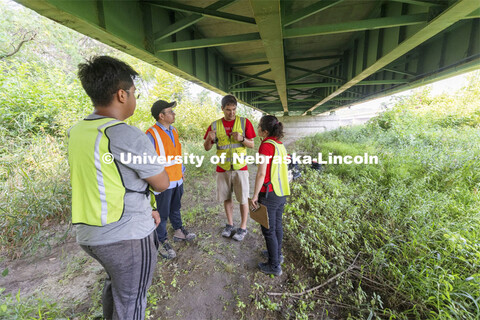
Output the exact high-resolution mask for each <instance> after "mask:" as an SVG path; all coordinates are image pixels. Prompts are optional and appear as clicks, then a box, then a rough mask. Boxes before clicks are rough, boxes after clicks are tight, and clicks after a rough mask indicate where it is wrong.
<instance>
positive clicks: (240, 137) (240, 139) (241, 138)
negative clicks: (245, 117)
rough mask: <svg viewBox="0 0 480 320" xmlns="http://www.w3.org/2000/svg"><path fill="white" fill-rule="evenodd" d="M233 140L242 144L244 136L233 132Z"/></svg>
mask: <svg viewBox="0 0 480 320" xmlns="http://www.w3.org/2000/svg"><path fill="white" fill-rule="evenodd" d="M232 136H233V139H235V140H237V141H238V142H242V141H243V140H244V139H243V136H242V135H241V134H240V133H239V132H232Z"/></svg>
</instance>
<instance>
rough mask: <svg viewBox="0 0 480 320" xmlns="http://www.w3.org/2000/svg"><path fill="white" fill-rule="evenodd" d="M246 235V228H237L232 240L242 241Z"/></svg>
mask: <svg viewBox="0 0 480 320" xmlns="http://www.w3.org/2000/svg"><path fill="white" fill-rule="evenodd" d="M246 235H247V229H242V228H237V231H236V232H235V234H234V235H233V240H237V241H242V240H243V238H245V236H246Z"/></svg>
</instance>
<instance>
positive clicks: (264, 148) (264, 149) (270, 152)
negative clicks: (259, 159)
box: [258, 137, 282, 192]
mask: <svg viewBox="0 0 480 320" xmlns="http://www.w3.org/2000/svg"><path fill="white" fill-rule="evenodd" d="M265 140H273V141H275V142H276V143H280V144H281V143H282V142H281V141H280V140H278V139H277V138H275V137H266V138H265V139H263V140H262V143H261V144H260V147H259V148H258V153H259V154H262V155H264V156H272V157H271V158H270V159H268V164H267V172H266V173H265V180H264V181H263V183H264V184H265V183H268V182H270V170H271V168H272V160H273V156H274V155H275V146H274V145H273V144H271V143H266V142H265ZM268 191H269V192H270V191H273V185H271V184H270V185H269V186H268ZM260 192H267V188H266V187H265V186H262V189H260Z"/></svg>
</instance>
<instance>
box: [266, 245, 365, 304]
mask: <svg viewBox="0 0 480 320" xmlns="http://www.w3.org/2000/svg"><path fill="white" fill-rule="evenodd" d="M359 255H360V252H359V253H357V256H356V257H355V259H353V262H352V264H351V265H350V266H349V267H348V268H347V269H345V270H343V271H342V272H340V273H338V274H336V275H335V276H333V277H331V278H330V279H328V280H327V281H325V282H324V283H322V284H320V285H318V286H316V287H313V288H310V289H308V290H305V291H303V292H298V293H291V292H283V293H282V292H267V294H268V295H269V296H283V295H287V296H294V297H295V296H303V295H304V294H306V293H309V292H312V291H315V290H317V289H320V288H321V287H324V286H326V285H327V284H329V283H330V282H332V281H333V280H335V279H337V278H338V277H341V276H342V275H343V274H344V273H347V272H349V271H350V270H352V269H353V267H354V265H355V262H356V261H357V258H358V256H359Z"/></svg>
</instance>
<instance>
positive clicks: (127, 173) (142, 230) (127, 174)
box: [77, 114, 164, 246]
mask: <svg viewBox="0 0 480 320" xmlns="http://www.w3.org/2000/svg"><path fill="white" fill-rule="evenodd" d="M99 118H103V117H102V116H99V115H96V114H91V115H89V116H88V117H87V118H86V119H99ZM105 135H106V136H107V137H108V138H109V140H110V151H111V153H112V154H113V157H114V159H115V162H116V163H117V167H118V170H119V172H120V175H121V176H122V180H123V183H124V185H125V188H127V189H130V190H135V191H145V190H146V189H147V186H148V183H147V182H146V181H145V180H144V179H146V178H149V177H152V176H155V175H157V174H159V173H161V172H162V171H163V170H164V165H163V164H158V163H156V162H154V163H151V164H150V163H134V162H133V161H130V163H127V162H128V161H126V160H128V158H127V154H128V153H131V155H132V157H133V156H134V155H141V156H143V155H144V154H146V155H147V156H156V155H157V153H156V152H155V148H154V147H153V146H152V143H151V142H150V140H149V139H148V137H147V136H146V135H145V133H144V132H142V131H141V130H140V129H138V128H136V127H133V126H130V125H128V124H118V125H115V126H112V127H110V128H107V129H106V130H105ZM122 154H123V155H122ZM122 157H123V161H121V160H122ZM124 203H125V207H124V212H123V215H122V217H121V218H120V220H119V221H116V222H113V223H110V224H107V225H105V226H102V227H98V226H88V225H84V224H78V225H77V242H78V243H79V244H81V245H90V246H95V245H104V244H110V243H114V242H118V241H123V240H133V239H143V238H145V237H147V236H148V235H150V233H152V232H153V231H154V230H155V222H154V220H153V218H152V208H151V206H150V200H149V198H147V197H146V196H145V194H142V193H139V192H127V193H125V197H124Z"/></svg>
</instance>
